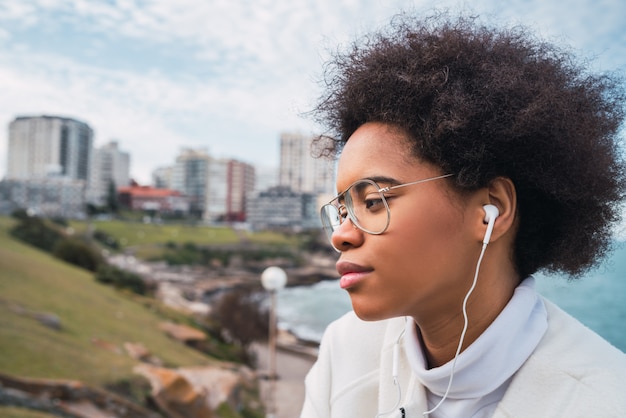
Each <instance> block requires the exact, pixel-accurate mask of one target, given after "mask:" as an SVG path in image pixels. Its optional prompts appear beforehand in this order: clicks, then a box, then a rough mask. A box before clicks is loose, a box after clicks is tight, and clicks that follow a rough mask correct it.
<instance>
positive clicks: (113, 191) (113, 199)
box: [106, 179, 120, 213]
mask: <svg viewBox="0 0 626 418" xmlns="http://www.w3.org/2000/svg"><path fill="white" fill-rule="evenodd" d="M106 206H107V208H108V210H109V212H111V213H117V212H118V211H119V209H120V203H119V201H118V200H117V187H116V186H115V181H113V179H111V180H109V189H108V191H107V202H106Z"/></svg>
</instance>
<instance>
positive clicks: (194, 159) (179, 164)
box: [171, 148, 211, 217]
mask: <svg viewBox="0 0 626 418" xmlns="http://www.w3.org/2000/svg"><path fill="white" fill-rule="evenodd" d="M210 161H211V157H210V156H209V154H208V152H207V150H205V149H191V148H185V149H183V150H181V153H180V154H179V155H178V157H176V163H175V164H174V168H173V170H172V179H171V180H172V184H171V188H172V189H174V190H178V191H179V192H181V193H182V194H183V195H184V196H186V197H187V198H188V199H189V211H190V213H191V214H192V215H195V216H198V217H203V216H204V212H205V211H206V209H207V207H208V202H207V198H208V194H209V163H210Z"/></svg>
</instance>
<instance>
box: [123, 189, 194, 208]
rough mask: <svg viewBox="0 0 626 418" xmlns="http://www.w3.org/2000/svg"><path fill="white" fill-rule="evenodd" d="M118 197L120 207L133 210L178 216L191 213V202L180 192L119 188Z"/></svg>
mask: <svg viewBox="0 0 626 418" xmlns="http://www.w3.org/2000/svg"><path fill="white" fill-rule="evenodd" d="M117 196H118V201H119V203H120V205H121V206H123V207H125V208H128V209H131V210H140V211H150V212H154V213H158V214H177V215H187V214H188V213H189V200H188V199H187V198H186V197H185V196H183V195H182V193H181V192H179V191H178V190H170V189H157V188H154V187H150V186H129V187H121V188H119V189H118V190H117Z"/></svg>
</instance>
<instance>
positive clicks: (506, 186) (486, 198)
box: [477, 177, 517, 242]
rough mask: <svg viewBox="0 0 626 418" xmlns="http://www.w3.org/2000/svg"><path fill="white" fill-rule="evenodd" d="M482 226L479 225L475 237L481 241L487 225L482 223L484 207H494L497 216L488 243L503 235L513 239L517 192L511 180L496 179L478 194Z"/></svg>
mask: <svg viewBox="0 0 626 418" xmlns="http://www.w3.org/2000/svg"><path fill="white" fill-rule="evenodd" d="M480 204H481V208H480V211H481V216H482V220H481V222H482V225H479V228H478V231H477V235H478V236H480V240H481V241H482V239H483V236H484V234H485V231H486V227H487V224H486V222H484V216H485V211H484V209H482V206H484V205H494V206H495V207H497V208H498V212H499V215H498V217H497V219H496V221H495V224H494V226H493V231H492V233H491V239H490V242H494V241H497V240H498V239H500V238H502V237H503V236H505V235H508V236H511V237H513V236H514V235H515V227H516V224H517V222H516V220H517V217H516V213H517V192H516V190H515V185H514V184H513V181H511V179H509V178H506V177H496V178H495V179H494V180H492V181H491V182H490V183H489V185H488V186H487V187H486V188H484V189H482V190H481V193H480Z"/></svg>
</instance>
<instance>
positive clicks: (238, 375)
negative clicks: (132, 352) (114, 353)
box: [134, 364, 254, 418]
mask: <svg viewBox="0 0 626 418" xmlns="http://www.w3.org/2000/svg"><path fill="white" fill-rule="evenodd" d="M242 369H243V370H241V371H240V370H233V369H229V368H225V367H223V366H206V367H193V368H179V369H167V368H162V367H154V366H150V365H147V364H140V365H137V366H135V368H134V371H135V373H138V374H141V375H142V376H145V377H146V378H147V379H148V380H149V381H150V384H151V386H152V396H153V398H154V401H155V403H156V404H157V405H158V406H159V408H160V409H161V410H162V411H163V412H165V413H166V414H167V415H169V416H171V417H173V418H179V417H180V418H184V417H198V418H212V417H214V416H216V415H215V411H216V409H217V408H218V407H219V406H220V405H221V404H223V403H228V404H229V405H231V407H232V408H233V409H236V408H237V406H238V405H239V404H241V399H239V396H240V393H241V390H240V389H241V388H242V386H246V385H250V381H251V380H252V379H251V378H253V376H254V375H253V373H252V372H251V371H250V370H249V369H247V368H242ZM249 379H250V380H249Z"/></svg>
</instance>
